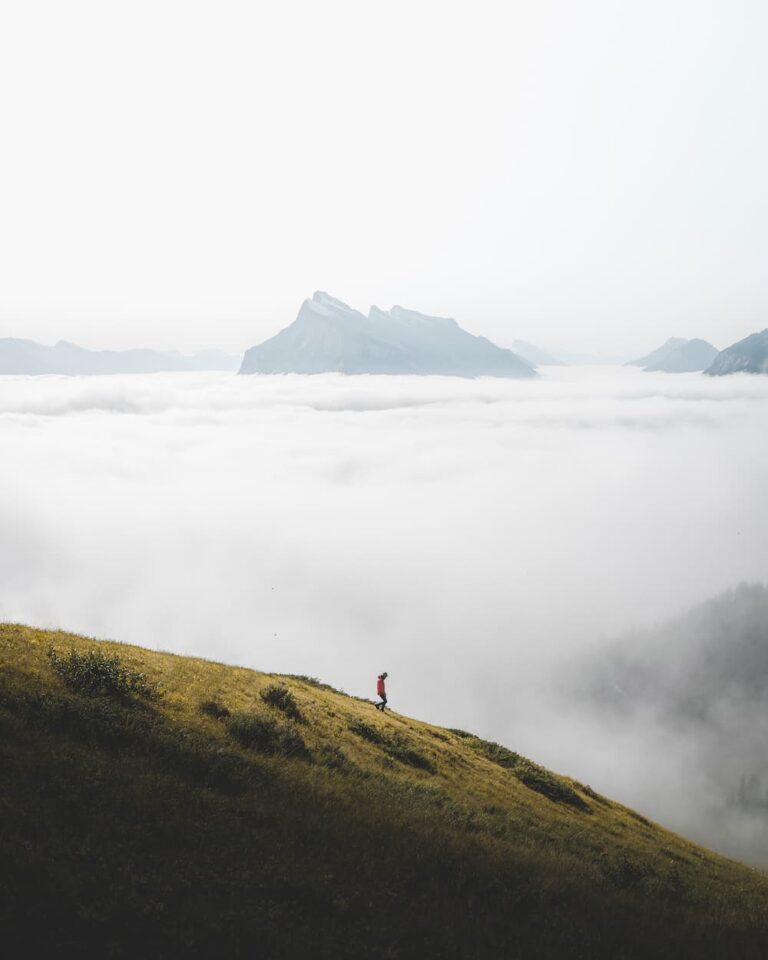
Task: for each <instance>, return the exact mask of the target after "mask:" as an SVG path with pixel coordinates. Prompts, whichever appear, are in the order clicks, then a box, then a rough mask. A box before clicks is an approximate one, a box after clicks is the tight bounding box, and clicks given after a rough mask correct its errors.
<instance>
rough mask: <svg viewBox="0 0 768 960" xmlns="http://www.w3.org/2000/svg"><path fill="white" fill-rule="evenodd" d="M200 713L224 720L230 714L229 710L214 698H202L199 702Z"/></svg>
mask: <svg viewBox="0 0 768 960" xmlns="http://www.w3.org/2000/svg"><path fill="white" fill-rule="evenodd" d="M200 713H204V714H205V715H206V717H212V718H213V719H214V720H224V719H225V718H226V717H228V716H229V715H230V713H229V710H228V709H227V708H226V707H225V706H223V705H222V704H221V703H219V702H218V701H216V700H203V702H202V703H201V704H200Z"/></svg>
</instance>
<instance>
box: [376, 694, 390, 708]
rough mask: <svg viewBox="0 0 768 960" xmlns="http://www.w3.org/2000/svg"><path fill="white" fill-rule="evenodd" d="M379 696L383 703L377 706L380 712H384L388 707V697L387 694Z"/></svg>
mask: <svg viewBox="0 0 768 960" xmlns="http://www.w3.org/2000/svg"><path fill="white" fill-rule="evenodd" d="M379 696H380V697H381V703H377V704H376V706H377V707H378V708H379V710H383V709H384V707H386V705H387V695H386V693H380V694H379Z"/></svg>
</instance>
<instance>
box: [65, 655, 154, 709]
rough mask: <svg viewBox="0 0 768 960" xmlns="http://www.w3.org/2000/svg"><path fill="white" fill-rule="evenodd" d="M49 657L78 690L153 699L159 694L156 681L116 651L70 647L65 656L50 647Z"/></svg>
mask: <svg viewBox="0 0 768 960" xmlns="http://www.w3.org/2000/svg"><path fill="white" fill-rule="evenodd" d="M48 659H49V660H50V662H51V667H52V668H53V670H54V672H55V673H57V674H58V675H59V677H61V679H62V680H63V681H64V683H65V684H66V685H67V686H68V687H69V689H70V690H74V691H75V693H84V694H87V695H88V696H119V697H124V696H128V695H131V694H133V695H135V696H138V697H143V698H144V699H145V700H154V699H156V698H157V697H158V696H159V695H160V691H159V689H158V687H157V685H156V684H152V683H150V682H149V680H148V679H147V676H146V674H144V673H139V671H138V670H133V669H131V668H130V667H126V666H124V665H123V663H122V662H121V660H120V657H118V656H117V654H111V655H110V654H106V653H101V652H100V651H98V650H89V651H87V652H86V653H78V651H77V650H70V651H69V653H66V654H64V655H63V656H62V655H60V654H59V653H58V651H56V650H54V649H51V650H49V651H48Z"/></svg>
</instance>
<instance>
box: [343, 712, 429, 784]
mask: <svg viewBox="0 0 768 960" xmlns="http://www.w3.org/2000/svg"><path fill="white" fill-rule="evenodd" d="M347 726H348V728H349V729H350V730H351V731H352V733H355V734H357V736H358V737H361V738H362V739H363V740H367V741H368V742H369V743H374V744H376V745H377V746H379V747H381V748H382V749H383V750H384V752H385V753H386V754H387V756H388V757H391V758H392V759H393V760H399V761H400V763H405V764H407V765H408V766H409V767H416V768H417V769H418V770H426V771H427V772H428V773H434V772H435V765H434V764H433V763H432V761H431V760H430V759H429V757H426V756H425V755H424V754H423V753H420V752H419V751H418V750H415V749H414V748H413V747H412V746H411V745H410V744H409V742H408V741H407V740H406V739H405V737H403V736H402V735H401V734H399V733H395V732H392V733H385V732H384V731H383V730H379V729H377V728H376V727H373V726H371V724H370V723H366V722H365V721H364V720H358V719H357V718H355V719H353V720H350V721H349V723H348V724H347Z"/></svg>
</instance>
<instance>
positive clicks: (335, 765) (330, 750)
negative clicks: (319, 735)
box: [317, 743, 354, 771]
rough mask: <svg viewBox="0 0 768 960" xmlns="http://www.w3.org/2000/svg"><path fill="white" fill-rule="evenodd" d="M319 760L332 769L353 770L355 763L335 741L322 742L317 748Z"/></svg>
mask: <svg viewBox="0 0 768 960" xmlns="http://www.w3.org/2000/svg"><path fill="white" fill-rule="evenodd" d="M317 762H318V763H319V764H320V765H321V766H323V767H328V768H329V769H330V770H344V771H351V770H352V769H353V768H354V764H353V763H352V761H351V760H350V759H349V757H348V756H347V755H346V753H344V751H343V750H342V749H341V748H340V747H337V746H336V745H335V744H333V743H321V744H320V746H319V747H318V749H317Z"/></svg>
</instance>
